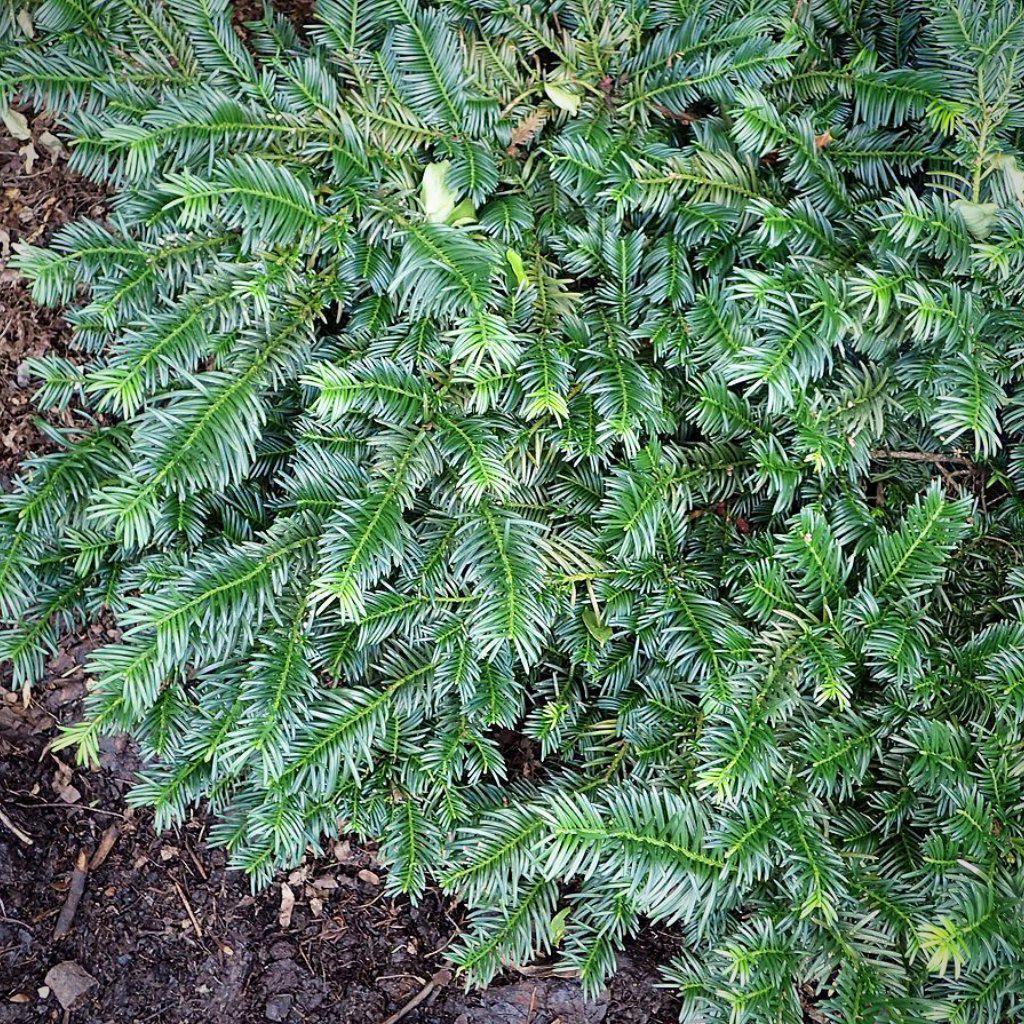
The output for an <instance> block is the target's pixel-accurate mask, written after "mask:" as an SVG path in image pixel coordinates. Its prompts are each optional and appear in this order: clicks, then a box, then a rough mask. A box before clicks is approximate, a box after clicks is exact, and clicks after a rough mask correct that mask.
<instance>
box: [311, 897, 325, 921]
mask: <svg viewBox="0 0 1024 1024" xmlns="http://www.w3.org/2000/svg"><path fill="white" fill-rule="evenodd" d="M309 909H310V911H311V912H312V914H313V916H314V917H319V916H320V915H321V914H322V913H323V912H324V901H323V900H321V899H317V897H316V896H313V897H312V898H311V899H310V901H309Z"/></svg>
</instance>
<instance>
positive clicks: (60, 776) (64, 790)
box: [50, 758, 82, 804]
mask: <svg viewBox="0 0 1024 1024" xmlns="http://www.w3.org/2000/svg"><path fill="white" fill-rule="evenodd" d="M54 760H55V761H57V770H56V771H55V772H54V773H53V781H52V782H51V783H50V785H51V787H52V789H53V791H54V793H56V794H57V796H58V797H60V799H61V800H63V801H64V803H66V804H77V803H78V801H79V800H81V799H82V793H81V790H79V789H78V787H77V786H73V785H72V784H71V769H70V768H69V767H68V766H67V765H66V764H64V762H63V761H60V760H58V759H57V758H54Z"/></svg>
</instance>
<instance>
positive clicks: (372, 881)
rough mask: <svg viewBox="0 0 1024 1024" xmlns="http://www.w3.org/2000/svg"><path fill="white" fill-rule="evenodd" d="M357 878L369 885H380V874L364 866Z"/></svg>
mask: <svg viewBox="0 0 1024 1024" xmlns="http://www.w3.org/2000/svg"><path fill="white" fill-rule="evenodd" d="M356 878H358V879H359V880H360V881H361V882H366V883H367V884H368V885H380V875H378V874H376V873H375V872H373V871H370V870H369V869H368V868H363V870H362V871H360V872H359V873H358V874H357V875H356Z"/></svg>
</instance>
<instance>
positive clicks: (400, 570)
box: [0, 0, 1024, 1024]
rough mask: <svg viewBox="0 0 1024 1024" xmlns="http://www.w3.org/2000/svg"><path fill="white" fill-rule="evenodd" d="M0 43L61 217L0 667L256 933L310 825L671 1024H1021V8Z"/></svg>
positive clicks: (486, 974) (115, 14) (316, 835)
mask: <svg viewBox="0 0 1024 1024" xmlns="http://www.w3.org/2000/svg"><path fill="white" fill-rule="evenodd" d="M14 8H16V10H15V9H11V10H9V11H7V12H5V13H3V14H0V21H2V24H0V35H2V38H3V39H4V43H3V49H2V56H0V94H2V96H3V97H5V98H6V100H7V101H11V100H13V99H14V98H15V97H16V96H20V97H22V98H23V99H24V100H26V101H28V102H31V103H33V104H35V105H37V106H38V107H41V108H45V109H46V110H49V111H53V112H54V113H55V114H56V115H57V117H58V118H59V120H60V122H61V123H62V124H63V126H64V127H65V129H66V132H67V135H68V138H69V140H70V145H71V146H72V152H73V156H72V164H73V166H74V167H75V168H76V169H77V170H79V171H81V172H83V173H84V174H86V175H88V176H89V177H90V178H92V179H95V180H97V181H100V182H103V183H105V184H107V185H108V186H109V188H110V190H111V194H112V198H111V201H110V212H109V217H108V218H107V219H106V220H105V221H104V222H102V223H96V222H87V221H83V222H77V223H73V224H71V225H69V226H68V227H66V228H64V229H63V230H61V231H60V232H59V233H58V234H57V235H56V237H55V238H54V239H53V241H52V244H50V245H49V246H48V247H47V248H37V247H34V246H31V245H25V246H22V247H21V248H20V250H19V253H18V255H17V263H16V265H17V267H18V268H20V270H21V271H22V272H23V273H24V274H25V275H27V277H28V278H29V279H30V280H31V282H32V288H33V293H34V296H35V298H36V299H37V300H38V301H40V302H42V303H49V304H70V307H71V311H70V312H69V314H68V316H69V318H70V320H71V322H72V323H73V325H74V343H73V348H72V350H71V351H70V353H69V354H68V355H67V356H66V357H65V356H60V357H56V356H51V357H48V358H40V359H36V360H34V361H33V362H32V364H31V369H32V371H33V372H34V373H35V374H36V375H37V377H38V379H39V382H40V388H39V394H38V401H39V403H40V405H41V406H42V407H43V408H51V409H54V408H55V409H65V410H69V413H68V415H70V416H71V417H72V419H71V420H70V422H72V423H73V424H74V426H72V427H67V428H60V429H56V428H53V429H51V430H50V436H51V439H52V441H53V443H54V446H55V450H53V451H51V452H50V453H48V454H42V455H38V456H36V457H34V458H31V459H29V460H28V461H27V463H26V465H25V467H24V473H23V475H21V477H20V478H19V479H18V481H17V482H16V484H15V486H14V488H13V491H11V493H8V494H6V495H4V496H3V498H2V506H0V615H2V617H3V618H4V619H5V621H6V622H7V625H8V628H7V629H6V631H5V632H4V633H3V634H2V639H0V649H2V656H3V657H4V658H5V659H6V660H7V661H9V662H11V663H13V673H14V682H15V684H16V685H17V686H18V687H22V686H28V685H30V684H31V683H33V682H34V681H36V680H37V679H38V678H39V677H40V675H41V673H42V672H43V669H44V663H45V661H46V658H47V656H48V654H49V652H50V651H52V650H53V648H54V646H55V644H56V643H57V641H58V637H59V635H60V634H61V633H62V632H63V631H65V630H69V629H74V628H76V627H77V626H78V625H79V624H80V623H82V622H84V621H86V620H95V619H96V618H97V617H99V616H105V615H106V616H111V617H112V618H113V619H114V620H116V622H117V624H118V626H119V629H120V630H121V631H122V633H121V636H120V639H118V640H117V641H116V642H112V643H109V644H107V645H106V646H104V647H102V648H100V649H98V650H97V651H96V652H95V654H94V655H93V657H92V660H91V663H90V673H91V677H92V687H91V691H90V695H89V697H88V701H87V713H86V716H85V718H84V719H83V721H82V722H81V723H79V724H76V725H74V726H72V727H71V728H70V729H69V730H68V731H67V732H66V733H65V734H64V736H63V737H62V739H61V740H60V741H59V743H60V744H63V745H74V746H76V747H77V749H78V751H79V753H80V756H82V757H83V758H85V759H89V758H92V757H95V755H96V754H97V751H98V744H99V739H100V737H101V735H103V734H104V733H111V732H120V731H127V732H129V733H131V734H132V735H133V736H134V737H136V738H137V740H138V741H139V743H140V744H141V746H142V748H143V751H144V753H145V755H146V757H147V763H148V767H147V768H146V770H145V772H144V774H143V776H142V778H141V781H140V783H139V785H138V788H137V789H136V790H135V799H136V800H137V801H138V802H139V803H142V804H147V805H151V806H152V807H153V808H155V812H156V817H157V821H158V823H159V824H160V825H166V824H168V823H170V822H173V821H177V820H180V819H181V818H182V817H183V816H184V815H185V814H186V813H188V811H189V809H190V808H192V807H194V806H195V805H197V804H200V803H208V804H209V806H210V807H211V808H212V812H213V814H214V816H215V818H216V820H217V821H218V825H217V828H216V831H215V833H214V839H215V841H216V842H218V843H220V844H223V846H224V847H226V848H227V850H228V851H229V854H230V858H231V862H232V863H233V864H235V865H238V866H241V867H243V868H244V869H245V870H246V871H248V872H249V873H250V874H251V875H252V877H253V879H254V881H255V883H256V884H265V883H267V882H268V881H269V880H270V879H271V877H272V874H273V872H274V871H275V869H277V868H279V867H281V866H286V865H289V864H293V863H294V862H296V861H297V860H298V859H299V858H301V857H302V856H303V855H304V853H305V851H306V850H307V848H309V847H310V846H312V847H316V846H317V844H318V843H319V842H320V841H321V839H322V837H324V836H325V835H335V834H337V833H338V831H339V830H342V831H355V832H358V833H360V834H362V835H365V836H372V837H378V838H379V839H380V840H381V843H382V851H383V853H382V856H383V857H384V859H386V861H387V862H388V864H389V865H390V871H389V873H388V876H387V885H388V888H389V889H390V890H391V891H392V892H400V893H407V894H408V895H409V896H410V897H411V898H413V899H415V898H417V897H419V896H420V895H421V894H422V893H423V891H424V888H425V887H426V886H427V885H428V884H433V883H436V884H440V885H441V886H443V887H444V888H445V889H446V890H448V891H450V892H452V893H455V894H458V895H459V896H460V897H462V898H463V899H464V900H465V901H467V903H468V904H469V906H470V907H471V908H472V911H471V917H470V924H469V926H468V928H467V930H466V933H465V934H464V935H463V936H462V937H461V938H460V939H459V940H458V942H457V943H456V944H455V945H454V946H453V947H452V948H451V950H450V951H449V952H450V955H451V957H452V959H453V960H454V962H455V963H456V964H457V965H459V967H460V968H461V969H462V971H463V972H464V977H465V978H466V980H467V981H468V982H470V983H486V982H488V981H489V980H490V979H491V978H493V977H494V976H495V974H496V973H497V972H498V971H499V970H501V969H502V967H503V965H507V964H510V963H519V964H521V963H524V962H526V961H529V960H530V959H531V958H533V957H536V956H538V955H540V956H547V955H552V956H555V957H557V959H558V961H559V962H560V963H561V964H562V965H563V966H565V967H568V968H573V969H575V970H576V971H578V972H579V974H580V976H581V977H582V980H583V984H584V986H585V987H586V990H587V991H588V992H589V993H595V992H597V991H598V990H599V989H600V988H601V986H602V985H603V984H604V983H605V982H606V981H607V979H608V977H609V976H610V974H611V972H613V970H614V968H615V963H616V955H617V952H618V951H619V950H620V949H621V948H622V947H623V946H624V944H625V943H626V942H627V941H628V939H629V937H630V936H631V935H634V934H635V933H637V932H638V931H639V930H641V929H643V928H646V927H648V926H649V924H650V922H663V923H670V924H672V925H674V926H675V927H676V928H677V929H678V930H679V933H680V934H681V936H682V942H683V947H684V953H683V954H682V956H681V957H680V959H679V960H678V961H676V962H675V963H673V964H671V965H668V966H667V975H668V978H669V980H670V981H671V983H672V984H674V985H676V986H677V987H678V989H679V991H680V993H681V996H682V1001H683V1019H684V1020H686V1021H691V1022H706V1024H710V1022H715V1021H722V1022H724V1021H730V1022H769V1021H771V1022H797V1021H800V1020H802V1019H803V1012H804V1006H805V1005H806V1004H808V1003H813V1004H814V1005H815V1006H816V1009H815V1010H814V1011H813V1012H814V1013H815V1014H816V1016H815V1017H814V1019H815V1020H820V1019H825V1020H828V1021H843V1022H871V1024H878V1022H905V1024H912V1022H922V1021H928V1020H937V1021H954V1022H961V1024H996V1022H1000V1021H1003V1022H1009V1021H1011V1020H1019V1019H1020V1014H1021V1013H1022V1005H1024V971H1022V962H1024V926H1022V895H1024V870H1022V857H1024V575H1022V573H1021V567H1022V562H1024V555H1022V552H1024V514H1022V504H1021V494H1020V492H1018V490H1017V488H1018V487H1024V370H1022V357H1024V312H1022V310H1021V297H1022V292H1024V163H1022V160H1021V150H1020V146H1021V141H1022V129H1024V102H1022V92H1021V80H1022V70H1024V63H1022V52H1024V6H1022V4H1021V3H1020V2H1019V0H898V2H897V0H557V2H554V3H547V2H545V0H440V2H438V3H435V4H431V3H428V2H425V0H422V2H421V0H320V2H319V4H318V6H317V10H316V15H315V20H314V21H313V23H312V24H311V25H309V26H308V27H306V28H305V29H304V30H303V31H302V32H299V31H298V30H297V29H296V28H295V27H294V26H293V25H292V24H291V23H290V22H289V21H288V20H286V19H285V18H284V17H282V16H280V15H276V14H274V13H273V12H272V11H270V10H268V11H267V12H266V15H265V17H264V18H263V19H262V20H261V21H259V22H256V23H250V24H248V26H245V27H241V26H240V25H239V24H237V23H236V21H233V12H232V10H231V9H230V8H229V7H228V6H227V3H226V0H45V2H42V3H36V4H32V3H29V4H28V6H27V7H26V8H25V10H24V11H22V9H21V8H20V6H19V5H14Z"/></svg>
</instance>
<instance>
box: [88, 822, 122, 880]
mask: <svg viewBox="0 0 1024 1024" xmlns="http://www.w3.org/2000/svg"><path fill="white" fill-rule="evenodd" d="M120 834H121V829H120V828H119V827H118V826H117V825H111V826H110V827H109V828H108V829H106V831H105V832H104V833H103V835H102V836H101V837H100V844H99V846H97V847H96V852H95V853H94V854H93V855H92V858H91V860H90V861H89V870H90V871H95V870H96V869H97V868H98V867H99V866H100V865H101V864H102V863H103V862H104V861H105V860H106V859H107V858H108V857H109V856H110V851H111V850H113V848H114V844H115V843H116V842H117V838H118V836H120Z"/></svg>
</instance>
